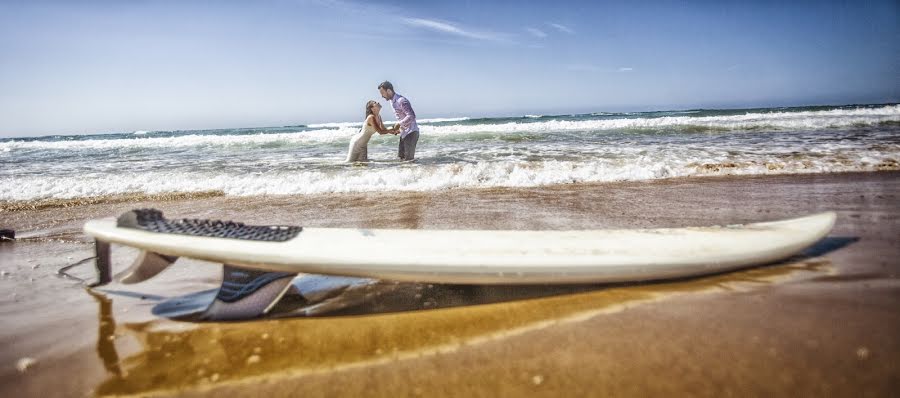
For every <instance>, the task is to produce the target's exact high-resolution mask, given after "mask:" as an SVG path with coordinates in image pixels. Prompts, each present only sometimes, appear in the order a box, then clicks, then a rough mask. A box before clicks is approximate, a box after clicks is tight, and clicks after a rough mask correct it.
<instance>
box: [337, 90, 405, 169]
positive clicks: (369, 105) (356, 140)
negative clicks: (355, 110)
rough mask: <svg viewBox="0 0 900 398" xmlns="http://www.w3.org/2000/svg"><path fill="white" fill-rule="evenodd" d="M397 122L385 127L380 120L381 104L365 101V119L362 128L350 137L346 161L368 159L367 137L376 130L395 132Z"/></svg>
mask: <svg viewBox="0 0 900 398" xmlns="http://www.w3.org/2000/svg"><path fill="white" fill-rule="evenodd" d="M398 127H400V125H399V124H395V125H394V127H392V128H390V129H387V128H385V127H384V122H382V121H381V104H379V103H378V102H377V101H369V102H366V121H365V122H363V126H362V129H360V131H359V132H358V133H356V135H354V136H353V138H351V139H350V150H349V151H348V153H347V160H346V162H348V163H349V162H368V161H369V138H372V135H373V134H375V133H376V132H377V133H378V134H397V128H398Z"/></svg>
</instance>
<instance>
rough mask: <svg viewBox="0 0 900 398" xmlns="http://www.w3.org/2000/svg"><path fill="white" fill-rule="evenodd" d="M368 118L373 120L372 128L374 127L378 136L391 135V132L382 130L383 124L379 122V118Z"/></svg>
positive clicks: (373, 116)
mask: <svg viewBox="0 0 900 398" xmlns="http://www.w3.org/2000/svg"><path fill="white" fill-rule="evenodd" d="M370 117H371V118H372V119H373V122H374V123H373V124H372V127H375V131H377V132H378V134H391V133H392V131H391V130H389V129H386V128H384V123H383V122H382V121H381V118H380V117H378V116H375V115H372V116H370Z"/></svg>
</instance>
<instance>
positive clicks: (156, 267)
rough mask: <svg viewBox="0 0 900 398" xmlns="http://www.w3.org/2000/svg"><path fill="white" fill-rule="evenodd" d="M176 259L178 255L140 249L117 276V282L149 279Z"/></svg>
mask: <svg viewBox="0 0 900 398" xmlns="http://www.w3.org/2000/svg"><path fill="white" fill-rule="evenodd" d="M176 260H178V256H165V255H162V254H159V253H154V252H149V251H146V250H141V253H140V254H139V255H138V257H137V258H136V259H135V260H134V264H132V265H131V267H129V268H128V269H127V270H126V271H125V272H123V273H122V274H121V275H122V276H121V277H119V278H117V279H118V280H119V282H121V283H124V284H126V285H128V284H132V283H138V282H143V281H145V280H147V279H150V278H152V277H154V276H156V275H157V274H159V273H160V272H162V271H163V270H165V269H166V268H169V266H170V265H172V263H174V262H175V261H176Z"/></svg>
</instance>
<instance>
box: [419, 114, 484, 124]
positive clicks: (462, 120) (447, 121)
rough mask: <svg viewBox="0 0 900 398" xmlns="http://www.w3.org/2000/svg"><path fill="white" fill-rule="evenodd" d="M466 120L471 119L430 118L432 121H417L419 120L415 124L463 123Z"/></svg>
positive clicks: (466, 117) (465, 117)
mask: <svg viewBox="0 0 900 398" xmlns="http://www.w3.org/2000/svg"><path fill="white" fill-rule="evenodd" d="M466 120H471V118H470V117H468V116H464V117H444V118H441V117H438V118H432V119H419V120H416V122H417V123H418V124H432V123H449V122H464V121H466Z"/></svg>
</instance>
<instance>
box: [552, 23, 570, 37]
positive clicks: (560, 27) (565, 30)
mask: <svg viewBox="0 0 900 398" xmlns="http://www.w3.org/2000/svg"><path fill="white" fill-rule="evenodd" d="M547 25H550V26H552V27H553V28H554V29H556V30H558V31H560V32H563V33H568V34H570V35H571V34H575V31H574V30H572V28H570V27H568V26H566V25H560V24H558V23H552V22H548V23H547Z"/></svg>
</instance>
